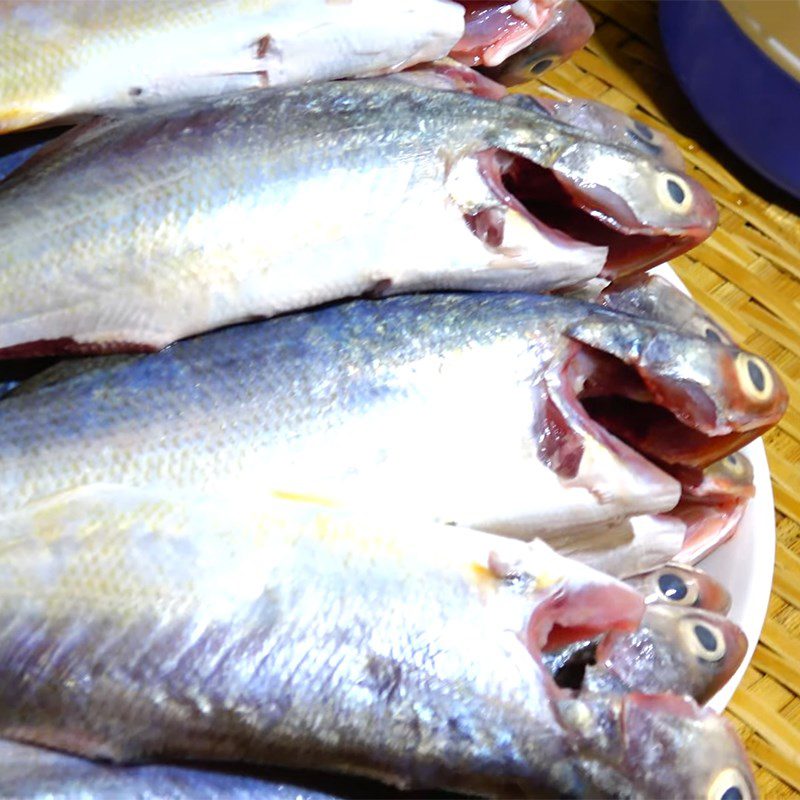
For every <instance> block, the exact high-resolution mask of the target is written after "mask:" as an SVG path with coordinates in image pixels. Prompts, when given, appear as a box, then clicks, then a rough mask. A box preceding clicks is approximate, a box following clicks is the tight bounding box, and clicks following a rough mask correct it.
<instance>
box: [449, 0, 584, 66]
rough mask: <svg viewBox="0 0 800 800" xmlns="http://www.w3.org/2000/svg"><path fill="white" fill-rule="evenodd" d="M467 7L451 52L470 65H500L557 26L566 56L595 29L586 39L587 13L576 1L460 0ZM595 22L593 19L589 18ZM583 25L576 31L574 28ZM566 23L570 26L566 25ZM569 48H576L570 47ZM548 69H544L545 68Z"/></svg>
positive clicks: (580, 45)
mask: <svg viewBox="0 0 800 800" xmlns="http://www.w3.org/2000/svg"><path fill="white" fill-rule="evenodd" d="M460 2H461V5H463V6H464V35H463V36H462V38H461V39H460V41H459V42H458V43H457V44H456V45H455V46H454V47H453V49H452V50H451V51H450V55H451V56H452V57H453V58H455V59H457V60H458V61H460V62H461V63H462V64H466V65H467V66H470V67H477V66H485V67H496V66H498V65H499V64H502V63H503V62H504V61H505V60H506V59H507V58H509V57H510V56H512V55H513V54H514V53H518V52H519V51H521V50H523V49H524V48H526V47H528V46H529V45H530V44H531V43H532V42H536V41H538V40H540V39H541V38H542V37H544V36H546V35H547V34H548V33H549V32H550V31H552V30H553V29H554V28H556V29H558V28H561V33H560V34H555V37H556V41H559V38H560V41H561V47H562V49H563V52H564V55H565V56H566V55H569V54H570V53H572V52H574V50H577V49H578V48H580V47H582V46H583V45H584V44H585V43H586V41H587V40H588V39H589V36H591V34H592V31H593V28H592V29H590V30H589V32H588V34H587V35H586V36H585V38H583V39H582V38H581V35H582V34H583V33H585V31H586V21H585V16H588V15H586V14H585V12H584V14H581V13H580V11H582V10H583V9H581V10H580V11H576V10H575V9H574V8H569V7H570V6H578V3H577V2H576V0H517V2H513V3H508V2H499V0H460ZM589 23H591V19H589ZM576 24H577V25H578V26H579V27H580V25H582V26H583V27H582V28H580V30H579V31H577V32H575V33H573V31H572V29H573V28H574V27H575V26H576ZM562 26H566V27H562ZM568 48H572V49H569V50H568ZM542 71H544V70H542Z"/></svg>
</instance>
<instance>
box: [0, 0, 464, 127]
mask: <svg viewBox="0 0 800 800" xmlns="http://www.w3.org/2000/svg"><path fill="white" fill-rule="evenodd" d="M312 21H313V24H310V22H312ZM463 31H464V9H463V7H462V6H461V5H459V4H458V3H451V2H447V1H446V0H393V2H392V3H388V4H386V3H382V4H376V3H374V2H372V0H349V1H348V2H346V3H332V2H326V0H148V2H146V3H137V2H133V0H93V2H91V3H84V2H74V3H73V2H67V3H65V2H60V1H59V0H55V1H53V0H50V1H49V2H41V1H39V2H30V1H29V0H14V1H13V2H6V3H3V4H2V6H0V132H4V131H10V130H14V129H16V128H20V127H25V126H29V125H33V124H39V123H44V122H48V121H50V120H52V119H53V118H59V117H65V116H67V117H71V116H74V115H76V114H85V113H97V112H98V111H104V110H105V111H107V110H110V109H125V108H138V107H142V106H145V105H151V104H157V103H163V102H165V101H168V100H174V99H177V98H181V97H183V98H187V97H199V96H203V95H210V94H215V93H221V92H226V91H228V92H229V91H232V90H237V89H248V88H262V87H264V86H277V85H287V84H292V83H303V82H306V81H312V80H324V79H328V78H341V77H348V76H355V75H366V74H374V73H377V72H382V71H389V70H396V69H400V68H402V67H404V66H408V65H411V64H415V63H419V62H422V61H430V60H433V59H435V58H438V57H440V56H443V55H446V54H447V52H448V51H449V50H450V48H451V47H452V46H453V45H455V44H456V42H457V41H458V40H459V39H460V37H461V36H462V34H463Z"/></svg>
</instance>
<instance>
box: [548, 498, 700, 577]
mask: <svg viewBox="0 0 800 800" xmlns="http://www.w3.org/2000/svg"><path fill="white" fill-rule="evenodd" d="M685 537H686V525H685V524H684V523H683V522H682V521H681V520H680V519H678V518H676V517H675V516H674V515H673V514H671V513H664V514H640V515H636V516H632V517H629V518H628V519H626V520H624V521H623V522H621V523H618V524H614V525H611V526H609V527H608V528H607V529H600V528H597V529H596V530H594V532H593V535H591V536H576V535H575V534H574V533H572V532H570V533H568V534H566V535H564V536H562V537H552V538H548V543H549V544H550V545H551V546H552V547H555V548H556V549H557V550H558V551H559V552H560V553H563V554H564V555H567V556H569V557H570V558H574V559H577V560H578V561H580V562H581V563H583V564H587V565H588V566H590V567H592V568H594V569H597V570H600V571H601V572H605V573H606V574H608V575H613V576H614V577H616V578H621V579H625V580H626V581H627V579H628V578H629V577H630V576H632V575H638V574H640V573H641V572H642V571H643V570H651V569H655V568H657V567H661V566H662V565H663V564H665V563H667V562H668V561H671V560H673V559H674V558H675V557H676V556H677V554H678V553H679V552H680V550H681V547H682V546H683V544H684V541H685Z"/></svg>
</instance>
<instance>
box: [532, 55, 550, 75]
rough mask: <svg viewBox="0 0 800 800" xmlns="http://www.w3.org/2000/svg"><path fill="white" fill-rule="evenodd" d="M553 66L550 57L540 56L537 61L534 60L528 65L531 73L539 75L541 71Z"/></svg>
mask: <svg viewBox="0 0 800 800" xmlns="http://www.w3.org/2000/svg"><path fill="white" fill-rule="evenodd" d="M552 66H553V59H552V58H540V59H539V60H538V61H534V62H533V63H532V64H531V65H530V66H529V67H528V69H529V71H530V73H531V75H541V74H542V73H543V72H547V70H549V69H550V67H552Z"/></svg>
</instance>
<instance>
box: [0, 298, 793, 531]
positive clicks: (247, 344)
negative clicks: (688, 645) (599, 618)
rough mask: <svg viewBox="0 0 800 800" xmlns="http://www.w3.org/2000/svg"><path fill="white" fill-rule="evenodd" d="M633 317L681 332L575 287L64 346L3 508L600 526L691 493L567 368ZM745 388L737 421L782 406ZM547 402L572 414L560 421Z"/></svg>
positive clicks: (49, 373) (9, 417)
mask: <svg viewBox="0 0 800 800" xmlns="http://www.w3.org/2000/svg"><path fill="white" fill-rule="evenodd" d="M632 325H635V326H637V327H636V330H637V331H638V332H639V334H638V335H639V337H640V338H642V339H645V340H646V339H648V338H652V337H656V338H657V337H659V336H663V335H664V333H665V329H664V327H663V326H659V325H655V326H654V325H653V324H650V323H647V322H646V321H644V320H635V319H634V318H632V317H629V316H627V315H623V314H618V313H615V312H611V311H608V310H605V309H602V308H600V307H598V306H597V305H595V304H591V303H582V302H579V301H576V300H570V299H566V298H548V297H543V296H536V295H525V294H521V295H520V294H513V293H508V294H502V293H498V294H485V295H481V294H461V295H458V294H455V295H448V294H429V295H408V296H400V297H396V298H387V299H384V300H360V301H354V302H351V303H344V304H339V305H333V306H329V307H326V308H322V309H318V310H315V311H311V312H305V313H302V314H295V315H290V316H284V317H278V318H275V319H272V320H267V321H263V322H258V323H252V324H249V325H244V326H239V327H234V328H229V329H226V330H222V331H218V332H216V333H213V334H208V335H206V336H203V337H196V338H194V339H190V340H186V341H184V342H180V343H177V344H175V345H173V346H172V347H170V348H168V349H166V350H164V351H162V352H161V353H158V354H154V355H150V356H116V357H106V358H105V359H103V358H96V359H84V360H76V361H72V362H64V363H63V364H61V365H56V366H55V367H53V368H51V369H50V370H45V371H44V372H42V373H40V374H38V375H37V376H34V377H33V378H32V379H31V380H30V381H29V382H28V383H23V384H22V385H21V386H20V387H19V388H17V389H15V390H13V391H12V392H11V393H10V394H9V395H7V396H6V397H5V398H4V399H3V400H2V402H0V425H1V426H2V428H3V430H5V431H7V435H6V436H5V437H4V438H3V440H2V441H1V442H0V503H2V507H1V509H0V510H12V509H14V508H20V507H22V506H24V505H25V504H26V503H28V502H30V501H31V500H35V499H37V498H42V497H46V496H47V495H49V494H52V493H54V492H59V491H63V490H67V489H71V488H76V487H78V486H80V485H82V484H87V483H97V482H103V481H111V482H113V483H120V484H125V485H130V486H142V487H145V486H165V487H171V488H175V489H179V488H187V489H194V490H201V491H211V492H215V493H220V494H225V495H227V496H228V497H230V498H232V502H236V500H235V498H239V497H248V496H257V495H258V493H259V492H261V491H263V490H264V489H265V488H272V489H277V490H282V491H285V492H290V493H296V494H305V495H310V496H314V497H318V498H327V499H328V500H330V501H332V502H335V503H343V504H350V505H356V506H364V505H377V506H379V507H381V508H384V509H392V510H393V513H412V510H413V513H414V514H416V515H418V516H419V517H420V518H428V519H435V520H438V521H441V522H458V523H461V524H470V525H473V526H475V527H479V528H482V529H485V530H491V531H495V532H502V533H508V534H511V535H514V536H520V537H530V536H532V535H539V536H556V535H557V534H560V533H562V532H564V531H566V530H568V531H571V532H573V533H574V534H575V535H576V536H581V535H583V536H585V535H592V526H596V525H599V524H606V525H607V524H609V523H611V522H614V521H615V520H618V519H619V518H621V517H626V516H630V515H631V514H642V513H656V512H658V511H664V510H667V509H669V508H672V507H673V506H674V505H675V503H676V502H677V500H678V497H679V494H680V485H679V483H678V482H677V481H676V480H675V479H674V478H672V477H671V476H669V475H667V474H665V473H664V472H663V471H662V470H660V469H658V468H657V467H656V466H655V465H654V464H652V463H650V462H648V461H647V460H645V459H643V458H642V457H640V456H639V455H638V454H637V453H636V452H634V451H633V450H630V449H629V448H627V447H625V446H624V445H623V444H622V443H621V442H619V441H618V440H616V439H614V438H613V437H609V436H608V434H607V433H604V432H603V431H602V429H600V428H597V427H594V426H593V423H592V421H591V420H590V419H589V418H588V417H586V415H585V413H584V412H582V411H581V408H580V405H579V404H578V403H577V401H570V400H569V385H571V384H569V380H570V379H568V378H565V377H564V376H562V375H561V371H562V367H563V363H562V361H563V359H562V357H563V355H564V352H565V350H566V349H569V348H570V347H578V345H577V344H576V343H575V342H574V341H573V339H572V338H571V336H572V335H573V334H572V332H573V331H577V332H578V334H579V335H580V331H581V330H584V331H591V334H592V341H593V342H594V346H595V347H602V346H603V342H605V346H606V347H612V346H613V347H615V348H621V347H622V344H621V342H622V338H621V337H619V336H616V334H615V332H616V331H617V330H624V331H630V329H631V326H632ZM666 330H667V332H669V331H668V329H666ZM668 341H669V342H670V343H671V344H670V347H672V348H683V349H684V350H685V352H684V358H685V359H688V360H689V361H690V362H692V364H693V367H692V368H693V370H694V372H695V373H696V372H701V373H705V374H706V376H707V377H708V381H707V383H708V384H709V385H722V386H725V384H724V383H721V381H720V380H719V378H718V377H716V376H715V374H714V370H715V369H717V368H722V367H725V366H726V363H727V361H728V360H731V359H732V360H736V359H737V358H741V357H744V356H743V355H740V351H737V350H735V349H733V350H732V349H731V348H730V347H728V346H725V345H722V344H707V343H706V342H704V341H703V340H700V339H697V338H696V337H694V336H687V337H685V338H683V339H681V338H680V337H679V336H678V335H677V334H676V333H675V332H670V337H669V339H668ZM708 348H711V350H712V351H714V349H715V348H716V352H717V356H718V357H716V358H715V357H714V356H713V353H709V351H708ZM581 352H583V351H581ZM591 352H592V351H588V350H587V351H586V353H587V356H586V357H587V358H589V359H590V361H591V359H592V358H593V357H592V355H591ZM693 353H694V356H692V354H693ZM620 355H621V353H620ZM748 357H749V356H748ZM698 359H699V361H698ZM694 361H698V363H697V364H696V365H695V364H694ZM716 362H718V363H716ZM592 363H593V362H592ZM759 363H760V362H759ZM656 366H659V365H656ZM673 366H674V365H673V359H670V360H667V362H666V369H668V370H670V369H673ZM604 369H605V367H604ZM764 369H767V367H766V365H764ZM736 388H737V387H736V386H734V385H733V384H731V383H730V382H729V384H728V385H727V386H726V391H725V392H723V394H722V395H721V396H719V397H715V398H714V401H715V402H716V403H717V404H718V406H719V408H718V414H719V417H720V423H721V424H722V423H724V424H725V425H732V424H734V423H735V422H736V421H737V420H739V422H741V420H742V419H744V422H745V429H746V433H741V434H730V435H731V436H734V437H736V436H739V435H742V436H745V437H749V436H753V435H756V434H757V433H758V431H759V430H760V429H761V428H763V427H764V425H766V424H769V422H770V420H772V419H774V418H775V415H776V414H778V415H779V414H780V403H781V398H782V397H783V395H782V394H781V391H782V389H781V386H780V384H779V383H778V382H777V380H776V381H775V383H774V396H772V395H771V396H770V397H769V398H767V402H766V404H763V403H762V405H758V404H755V405H753V406H752V407H748V406H745V407H744V408H742V407H741V405H740V404H739V403H737V402H734V401H736V400H737V397H736V395H735V393H734V389H736ZM729 393H730V394H729ZM784 399H785V398H784ZM729 401H730V402H731V405H730V406H728V405H726V403H728V402H729ZM548 403H553V404H558V408H559V409H560V411H558V413H559V414H566V417H565V419H566V422H565V423H563V424H564V425H566V426H567V427H566V428H565V429H564V430H562V431H561V433H560V434H558V435H557V436H554V435H553V433H552V431H551V430H550V429H549V428H548V424H550V423H547V421H546V416H547V414H548V413H550V414H552V413H555V410H553V409H551V411H549V412H548V411H547V408H548V407H549V406H548ZM736 424H737V425H738V422H736ZM548 431H550V432H548ZM543 437H544V438H545V439H547V437H550V439H548V441H549V445H548V448H552V452H555V453H558V452H559V450H560V448H563V447H565V446H566V445H565V442H566V444H567V445H569V446H570V447H572V448H573V451H572V452H575V453H579V454H580V458H579V459H578V462H577V463H575V464H574V466H575V467H576V470H577V471H576V472H575V473H574V474H572V475H569V476H567V475H564V474H563V473H562V472H560V471H559V467H558V464H557V460H556V461H552V462H551V461H549V460H548V456H547V455H546V452H544V451H543V450H542V440H543ZM559 437H565V438H559ZM711 440H712V441H713V440H714V437H711ZM703 441H705V440H703ZM574 448H578V450H575V449H574ZM599 489H602V491H603V493H602V495H600V496H599V495H598V490H599ZM574 541H575V540H573V543H574Z"/></svg>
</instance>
